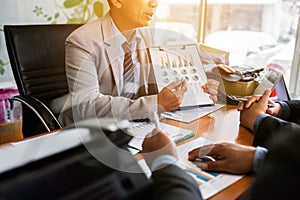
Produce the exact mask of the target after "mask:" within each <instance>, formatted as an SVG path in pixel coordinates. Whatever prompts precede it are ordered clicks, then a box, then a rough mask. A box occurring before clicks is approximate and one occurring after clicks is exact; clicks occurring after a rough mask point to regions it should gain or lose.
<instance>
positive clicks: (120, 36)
mask: <svg viewBox="0 0 300 200" xmlns="http://www.w3.org/2000/svg"><path fill="white" fill-rule="evenodd" d="M111 25H112V29H113V33H114V35H115V36H116V38H115V40H116V44H118V46H120V47H122V44H123V43H125V42H128V41H127V39H126V38H125V37H124V35H123V34H122V33H121V32H120V30H119V29H118V28H117V26H116V25H115V23H114V21H113V20H112V18H111ZM141 40H142V37H141V34H140V33H139V31H138V30H137V29H136V30H135V32H134V35H133V37H132V40H131V41H130V43H129V45H131V47H132V48H135V47H136V44H139V43H140V42H141ZM136 42H137V43H136Z"/></svg>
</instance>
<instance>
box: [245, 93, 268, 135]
mask: <svg viewBox="0 0 300 200" xmlns="http://www.w3.org/2000/svg"><path fill="white" fill-rule="evenodd" d="M270 94H271V90H270V89H266V90H265V92H264V94H263V95H262V96H261V98H260V99H259V100H255V101H254V100H252V99H251V98H250V99H251V101H250V102H249V101H248V102H249V104H250V107H248V108H247V104H248V102H247V103H246V108H244V109H243V110H242V111H241V114H240V122H241V125H242V126H244V127H246V128H249V129H251V130H252V131H253V126H254V122H255V120H256V119H257V118H258V117H259V116H260V115H262V114H263V113H266V112H267V109H268V101H269V96H270Z"/></svg>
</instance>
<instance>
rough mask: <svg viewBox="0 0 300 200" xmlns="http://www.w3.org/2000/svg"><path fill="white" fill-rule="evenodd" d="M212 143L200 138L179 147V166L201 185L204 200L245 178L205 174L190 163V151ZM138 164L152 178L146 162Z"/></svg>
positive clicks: (142, 161) (222, 174)
mask: <svg viewBox="0 0 300 200" xmlns="http://www.w3.org/2000/svg"><path fill="white" fill-rule="evenodd" d="M211 143H212V142H211V141H210V140H207V139H205V138H203V137H200V138H197V139H195V140H193V141H191V142H188V143H185V144H183V145H180V146H178V147H177V152H178V157H179V165H180V166H181V167H182V168H183V169H184V170H185V171H186V172H187V173H188V174H190V175H191V176H192V177H193V178H194V179H195V180H196V182H197V183H198V184H199V189H200V191H201V193H202V196H203V198H204V199H208V198H210V197H212V196H213V195H215V194H216V193H218V192H220V191H221V190H223V189H225V188H226V187H228V186H230V185H231V184H233V183H234V182H236V181H238V180H239V179H241V178H242V177H243V176H242V175H231V174H225V173H215V172H205V171H202V170H201V169H200V168H199V167H197V166H196V165H195V164H193V163H192V162H190V161H188V152H189V151H190V150H192V149H194V148H196V147H200V146H204V145H207V144H211ZM138 163H139V165H140V167H141V168H142V170H143V171H144V173H145V174H146V175H147V177H150V176H151V171H150V169H149V167H148V166H147V165H146V163H145V161H144V160H140V161H139V162H138ZM199 177H200V178H199Z"/></svg>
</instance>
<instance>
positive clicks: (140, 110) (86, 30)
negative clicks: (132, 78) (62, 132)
mask: <svg viewBox="0 0 300 200" xmlns="http://www.w3.org/2000/svg"><path fill="white" fill-rule="evenodd" d="M137 32H138V33H139V35H140V36H141V37H142V41H141V42H140V43H139V44H138V50H137V51H138V52H137V56H138V60H139V62H140V85H141V87H140V90H139V93H138V95H137V97H138V98H136V99H135V100H130V99H128V98H124V97H122V96H120V94H121V92H122V91H121V88H120V76H122V74H120V70H119V69H120V66H119V64H118V53H117V47H116V44H115V38H114V37H118V36H114V33H113V29H112V24H111V17H110V14H109V13H107V14H106V15H105V16H104V17H103V18H101V19H97V20H94V21H91V22H89V23H87V24H85V25H83V26H81V27H79V28H78V29H77V30H75V31H74V32H73V33H71V34H70V35H69V37H68V38H67V40H66V74H67V81H68V86H69V92H70V95H69V98H68V101H67V102H66V104H65V106H64V108H63V111H62V113H61V115H60V117H59V120H60V121H61V122H62V124H63V125H66V124H70V123H72V122H73V120H74V121H77V120H82V119H86V118H93V117H116V118H126V119H141V118H146V117H149V113H152V111H153V110H156V109H157V95H155V94H156V93H157V89H156V85H155V78H154V75H153V71H152V68H151V67H150V65H149V58H148V56H147V50H146V48H147V47H151V46H152V41H153V39H152V38H153V37H152V33H151V31H150V30H147V29H137ZM71 107H72V110H71V109H70V108H71Z"/></svg>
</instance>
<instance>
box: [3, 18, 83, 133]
mask: <svg viewBox="0 0 300 200" xmlns="http://www.w3.org/2000/svg"><path fill="white" fill-rule="evenodd" d="M79 26H81V24H55V25H44V24H43V25H41V24H36V25H5V26H4V34H5V41H6V46H7V51H8V55H9V59H10V64H11V67H12V71H13V74H14V78H15V81H16V84H17V87H18V90H19V93H20V95H21V96H29V97H34V98H35V99H38V100H39V101H41V102H43V103H44V104H45V105H46V106H49V103H50V102H51V101H52V100H53V99H56V98H58V97H60V96H63V95H65V94H67V93H68V86H67V81H66V74H65V40H66V38H67V36H68V35H69V34H70V33H71V32H72V31H73V30H75V29H76V28H78V27H79ZM24 114H25V113H24V111H23V120H24ZM25 115H26V114H25ZM27 115H28V114H27ZM30 123H31V124H34V122H30ZM24 125H25V124H24V122H23V126H24ZM25 126H27V125H25ZM23 133H24V131H23Z"/></svg>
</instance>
